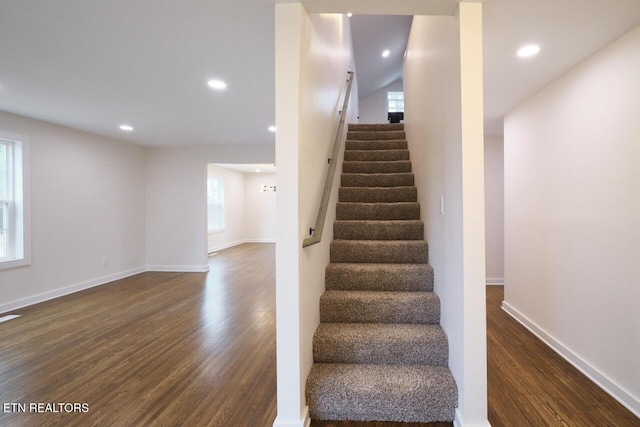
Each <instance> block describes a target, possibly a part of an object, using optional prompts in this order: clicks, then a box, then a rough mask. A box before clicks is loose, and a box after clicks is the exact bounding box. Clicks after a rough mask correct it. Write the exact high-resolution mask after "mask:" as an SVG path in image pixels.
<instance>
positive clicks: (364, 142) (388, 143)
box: [344, 139, 408, 150]
mask: <svg viewBox="0 0 640 427" xmlns="http://www.w3.org/2000/svg"><path fill="white" fill-rule="evenodd" d="M407 146H408V144H407V140H406V139H380V140H376V139H347V140H346V141H345V145H344V149H345V150H406V149H407Z"/></svg>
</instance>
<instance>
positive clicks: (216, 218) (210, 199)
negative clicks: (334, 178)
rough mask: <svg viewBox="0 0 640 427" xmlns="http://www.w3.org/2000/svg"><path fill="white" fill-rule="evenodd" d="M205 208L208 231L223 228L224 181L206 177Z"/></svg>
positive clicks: (211, 231) (221, 229)
mask: <svg viewBox="0 0 640 427" xmlns="http://www.w3.org/2000/svg"><path fill="white" fill-rule="evenodd" d="M207 210H208V228H209V232H210V233H213V232H216V231H223V230H224V182H223V181H222V180H221V179H218V178H213V177H208V178H207Z"/></svg>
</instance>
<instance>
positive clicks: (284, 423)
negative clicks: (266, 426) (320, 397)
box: [273, 406, 311, 427]
mask: <svg viewBox="0 0 640 427" xmlns="http://www.w3.org/2000/svg"><path fill="white" fill-rule="evenodd" d="M310 425H311V418H310V417H309V407H308V406H305V407H304V409H303V411H302V414H300V419H299V420H291V419H288V420H283V419H282V418H281V417H279V416H277V417H276V419H275V420H274V421H273V427H309V426H310Z"/></svg>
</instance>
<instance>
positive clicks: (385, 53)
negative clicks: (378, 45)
mask: <svg viewBox="0 0 640 427" xmlns="http://www.w3.org/2000/svg"><path fill="white" fill-rule="evenodd" d="M389 55H391V52H389V49H387V50H385V51H384V52H382V57H383V58H386V57H387V56H389Z"/></svg>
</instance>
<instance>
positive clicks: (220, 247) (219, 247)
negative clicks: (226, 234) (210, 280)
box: [207, 239, 276, 255]
mask: <svg viewBox="0 0 640 427" xmlns="http://www.w3.org/2000/svg"><path fill="white" fill-rule="evenodd" d="M275 242H276V240H275V239H242V240H236V241H235V242H231V243H223V244H221V245H216V246H212V247H210V248H209V249H208V250H207V252H208V254H209V255H211V254H212V253H214V252H218V251H221V250H223V249H229V248H232V247H234V246H238V245H242V244H243V243H275Z"/></svg>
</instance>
